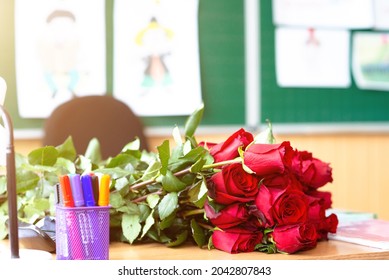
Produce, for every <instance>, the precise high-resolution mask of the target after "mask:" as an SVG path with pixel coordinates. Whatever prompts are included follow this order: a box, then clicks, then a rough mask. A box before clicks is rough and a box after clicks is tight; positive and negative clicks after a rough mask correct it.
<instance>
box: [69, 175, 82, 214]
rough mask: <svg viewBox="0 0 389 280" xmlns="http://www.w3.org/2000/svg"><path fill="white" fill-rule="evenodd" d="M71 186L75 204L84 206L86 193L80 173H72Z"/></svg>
mask: <svg viewBox="0 0 389 280" xmlns="http://www.w3.org/2000/svg"><path fill="white" fill-rule="evenodd" d="M70 187H71V188H72V194H73V200H74V206H76V207H80V206H84V205H85V202H84V195H83V192H82V187H81V179H80V174H72V175H70Z"/></svg>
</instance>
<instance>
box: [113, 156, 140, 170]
mask: <svg viewBox="0 0 389 280" xmlns="http://www.w3.org/2000/svg"><path fill="white" fill-rule="evenodd" d="M129 163H130V164H131V165H133V166H136V164H137V163H138V160H137V159H136V158H135V157H134V156H132V155H130V154H119V155H117V156H115V157H114V158H112V159H111V160H110V161H109V162H108V164H107V165H106V167H107V168H113V167H123V166H126V165H127V164H129Z"/></svg>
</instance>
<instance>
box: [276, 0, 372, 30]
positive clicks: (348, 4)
mask: <svg viewBox="0 0 389 280" xmlns="http://www.w3.org/2000/svg"><path fill="white" fill-rule="evenodd" d="M273 20H274V23H275V24H276V25H290V26H301V27H341V28H347V29H355V28H370V27H372V26H373V24H374V14H373V2H372V0H273Z"/></svg>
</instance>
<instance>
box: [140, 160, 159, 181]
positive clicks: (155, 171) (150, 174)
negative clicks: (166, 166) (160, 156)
mask: <svg viewBox="0 0 389 280" xmlns="http://www.w3.org/2000/svg"><path fill="white" fill-rule="evenodd" d="M160 168H161V163H160V162H159V161H153V162H152V163H151V164H150V165H149V166H148V167H147V169H146V170H145V171H144V173H143V175H142V178H141V181H147V180H150V179H154V178H156V177H157V176H158V175H159V170H160Z"/></svg>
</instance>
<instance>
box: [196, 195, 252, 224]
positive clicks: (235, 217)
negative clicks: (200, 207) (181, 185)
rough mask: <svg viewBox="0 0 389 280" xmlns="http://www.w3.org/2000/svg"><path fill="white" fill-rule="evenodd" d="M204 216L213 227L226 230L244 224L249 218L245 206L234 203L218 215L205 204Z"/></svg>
mask: <svg viewBox="0 0 389 280" xmlns="http://www.w3.org/2000/svg"><path fill="white" fill-rule="evenodd" d="M204 209H205V214H206V215H207V217H208V218H209V220H210V221H211V223H212V224H213V225H214V226H217V227H219V228H221V229H227V228H231V227H234V226H237V225H239V224H242V223H244V222H246V221H247V220H248V218H249V213H248V209H247V208H246V206H245V204H242V203H234V204H231V205H228V206H227V207H225V208H223V209H222V210H220V211H219V212H218V213H216V212H215V210H214V209H213V208H212V207H211V206H210V205H209V204H208V203H207V202H206V203H205V204H204Z"/></svg>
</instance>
